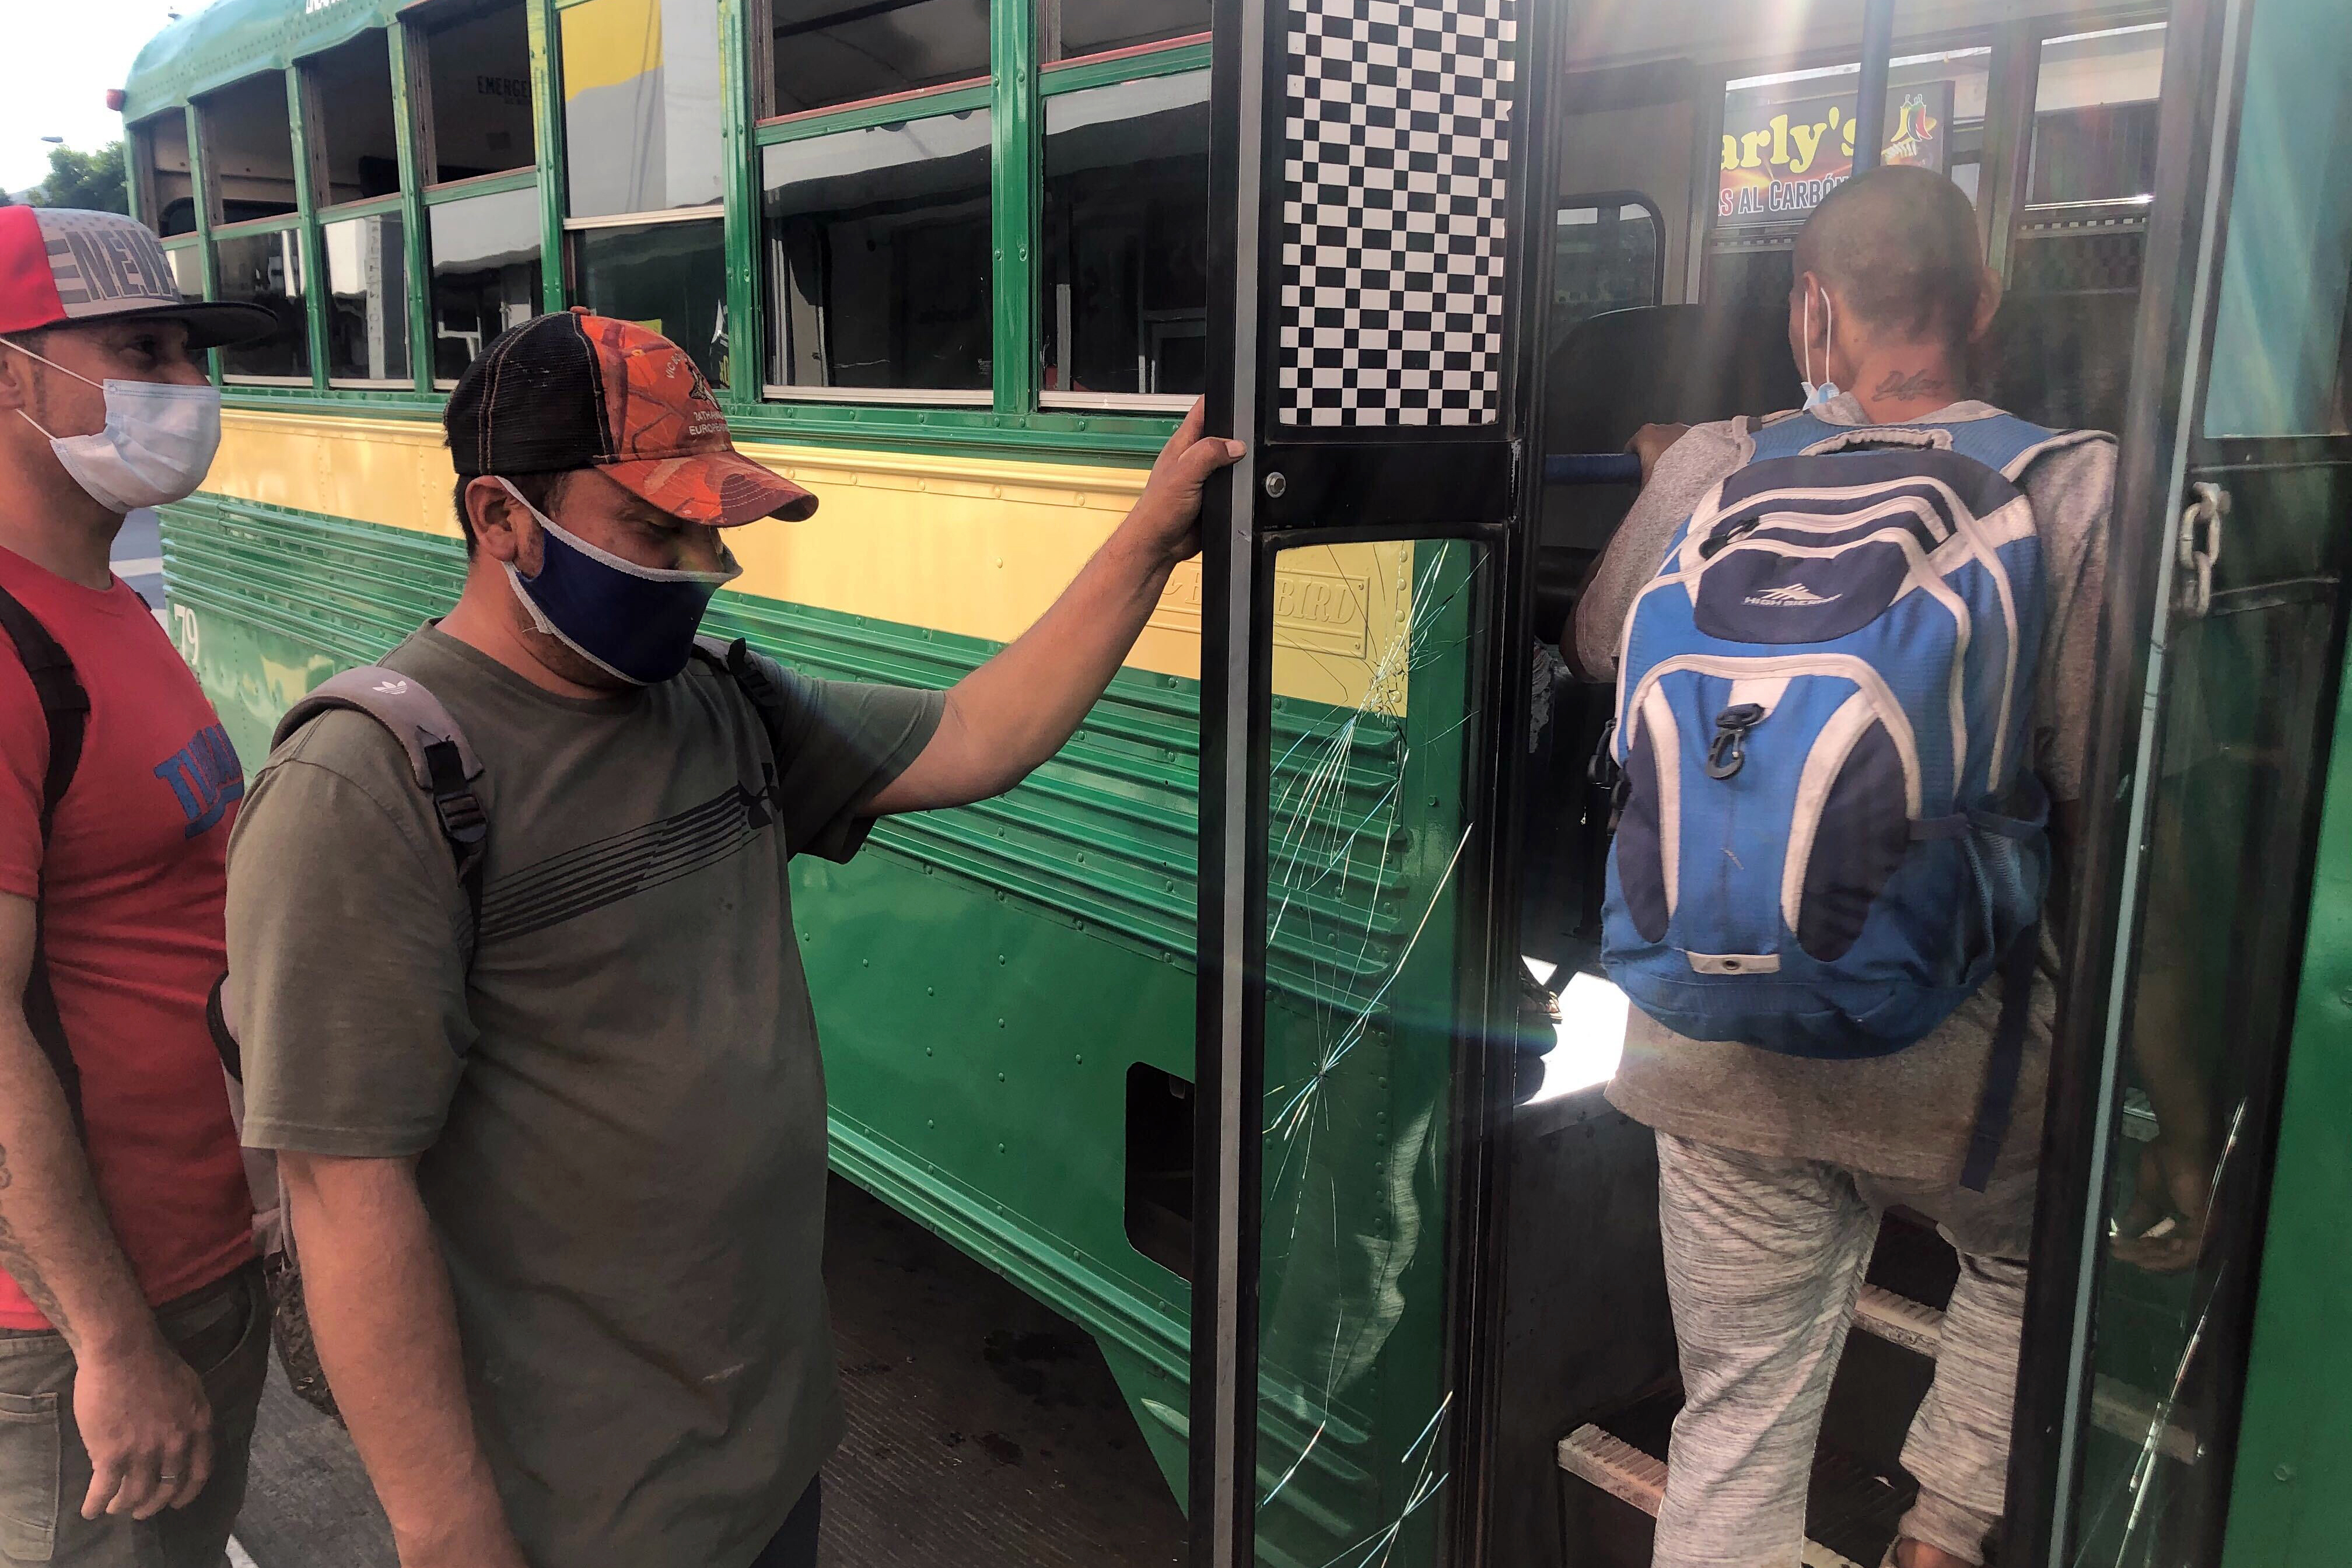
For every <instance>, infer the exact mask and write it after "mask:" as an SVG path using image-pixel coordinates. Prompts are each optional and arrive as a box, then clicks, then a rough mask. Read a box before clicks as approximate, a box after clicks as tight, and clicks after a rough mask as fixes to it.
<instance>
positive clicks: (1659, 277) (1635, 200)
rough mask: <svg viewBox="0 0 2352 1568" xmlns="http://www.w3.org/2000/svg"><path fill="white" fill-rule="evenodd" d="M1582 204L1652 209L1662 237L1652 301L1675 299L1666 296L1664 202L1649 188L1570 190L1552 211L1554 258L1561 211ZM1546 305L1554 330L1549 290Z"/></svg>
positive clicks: (1653, 273) (1653, 269)
mask: <svg viewBox="0 0 2352 1568" xmlns="http://www.w3.org/2000/svg"><path fill="white" fill-rule="evenodd" d="M1580 207H1592V208H1595V209H1596V210H1597V209H1599V208H1602V207H1641V208H1643V209H1644V210H1645V211H1647V212H1648V213H1649V215H1650V227H1651V229H1652V230H1653V231H1654V233H1655V234H1656V235H1657V237H1658V256H1657V260H1656V261H1655V262H1654V264H1653V265H1652V267H1651V268H1650V271H1651V279H1650V294H1651V300H1650V302H1651V303H1652V304H1653V305H1664V304H1668V303H1671V301H1669V300H1667V298H1666V211H1665V209H1664V207H1662V206H1660V205H1658V204H1657V203H1656V202H1655V201H1654V200H1653V199H1652V198H1651V196H1650V195H1649V194H1648V193H1647V192H1645V191H1636V190H1630V189H1628V190H1612V191H1572V192H1570V193H1569V194H1568V195H1564V196H1561V197H1559V200H1558V201H1557V202H1555V203H1554V204H1553V206H1552V213H1551V226H1552V254H1553V256H1554V258H1557V257H1558V256H1559V227H1560V223H1559V215H1560V214H1562V213H1565V212H1572V211H1575V210H1576V209H1578V208H1580ZM1619 221H1620V222H1622V221H1623V219H1622V216H1621V217H1620V219H1619ZM1548 283H1550V284H1552V285H1555V286H1556V284H1557V279H1556V278H1554V279H1548ZM1621 308H1622V307H1621ZM1544 309H1545V316H1546V325H1545V330H1546V331H1549V330H1550V326H1549V316H1550V311H1551V297H1550V296H1549V294H1547V295H1546V297H1545V307H1544ZM1595 313H1596V314H1598V312H1595ZM1549 347H1552V348H1557V347H1559V344H1558V343H1557V342H1552V343H1550V344H1549Z"/></svg>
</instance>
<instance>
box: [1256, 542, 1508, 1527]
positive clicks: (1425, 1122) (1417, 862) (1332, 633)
mask: <svg viewBox="0 0 2352 1568" xmlns="http://www.w3.org/2000/svg"><path fill="white" fill-rule="evenodd" d="M1487 572H1488V564H1487V561H1486V555H1485V552H1484V551H1483V550H1482V549H1481V547H1479V546H1477V545H1474V544H1469V543H1465V542H1450V541H1423V542H1399V543H1378V544H1345V545H1315V546H1310V547H1307V548H1301V549H1296V550H1290V551H1286V552H1283V553H1282V555H1281V556H1280V558H1279V562H1278V566H1277V571H1276V580H1275V607H1274V608H1275V613H1274V647H1275V656H1274V688H1275V698H1274V720H1273V738H1272V742H1271V746H1270V752H1269V754H1270V757H1271V766H1272V778H1271V780H1270V787H1269V791H1268V797H1269V800H1270V802H1271V806H1272V810H1271V817H1270V835H1271V838H1270V842H1269V843H1268V845H1267V868H1266V877H1267V889H1266V893H1267V897H1266V949H1267V958H1266V969H1267V988H1266V992H1267V994H1266V1047H1265V1048H1266V1068H1265V1107H1264V1115H1263V1118H1262V1121H1261V1131H1262V1134H1263V1136H1264V1139H1265V1144H1264V1155H1265V1181H1264V1189H1263V1204H1264V1208H1263V1218H1264V1243H1263V1244H1264V1258H1263V1259H1262V1269H1261V1297H1260V1305H1259V1359H1260V1365H1259V1390H1258V1392H1259V1425H1258V1456H1257V1463H1258V1492H1257V1500H1258V1511H1257V1546H1258V1559H1259V1561H1260V1562H1262V1563H1280V1564H1286V1565H1297V1568H1384V1565H1387V1564H1406V1563H1429V1562H1433V1561H1434V1560H1435V1544H1436V1542H1437V1539H1438V1520H1439V1515H1440V1513H1441V1510H1442V1509H1443V1508H1444V1505H1445V1500H1446V1498H1447V1495H1448V1484H1449V1480H1450V1479H1451V1478H1449V1476H1448V1475H1447V1472H1446V1459H1447V1455H1448V1453H1449V1452H1450V1442H1451V1438H1452V1436H1453V1434H1452V1432H1451V1431H1450V1430H1449V1426H1448V1423H1449V1421H1450V1420H1451V1419H1452V1418H1453V1416H1454V1405H1453V1397H1452V1389H1451V1387H1450V1385H1449V1383H1448V1378H1447V1370H1446V1356H1445V1342H1446V1336H1445V1331H1444V1291H1445V1263H1444V1258H1445V1246H1444V1241H1445V1237H1444V1226H1445V1219H1446V1215H1447V1203H1446V1181H1447V1170H1448V1163H1449V1154H1450V1151H1449V1149H1448V1146H1447V1145H1448V1137H1449V1132H1450V1129H1451V1125H1452V1113H1453V1101H1452V1096H1451V1089H1452V1079H1453V1053H1454V1037H1455V1030H1454V1018H1455V1016H1456V1012H1457V1005H1456V992H1457V987H1456V977H1457V974H1458V973H1459V971H1460V968H1461V966H1462V963H1463V959H1464V951H1463V947H1462V941H1461V935H1460V931H1459V928H1460V926H1461V924H1462V920H1463V916H1464V913H1465V910H1463V908H1462V900H1461V891H1460V880H1461V873H1462V868H1463V866H1464V864H1465V859H1466V858H1467V857H1468V852H1469V850H1470V847H1471V838H1472V834H1473V832H1474V830H1475V828H1476V827H1477V826H1479V825H1478V824H1476V823H1475V822H1474V821H1473V820H1472V818H1471V816H1470V814H1469V806H1468V802H1469V799H1470V795H1469V793H1468V788H1467V785H1468V783H1469V781H1470V778H1471V774H1472V763H1473V758H1472V756H1471V752H1470V748H1471V746H1472V745H1473V744H1474V743H1475V737H1476V731H1477V728H1478V726H1477V725H1476V723H1475V719H1476V718H1477V705H1476V696H1477V669H1478V668H1479V655H1478V649H1477V647H1476V646H1475V641H1476V639H1475V628H1476V626H1477V625H1478V619H1477V614H1476V611H1477V604H1478V600H1479V599H1480V597H1481V595H1483V593H1484V592H1485V590H1486V577H1487Z"/></svg>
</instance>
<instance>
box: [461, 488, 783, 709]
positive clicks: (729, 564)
mask: <svg viewBox="0 0 2352 1568" xmlns="http://www.w3.org/2000/svg"><path fill="white" fill-rule="evenodd" d="M499 484H501V485H505V486H506V492H507V494H509V495H510V496H513V497H514V499H515V500H516V502H517V503H518V504H520V506H521V507H522V508H523V510H526V511H528V512H530V515H531V516H533V517H535V518H537V519H538V520H539V528H540V537H541V542H542V544H541V561H540V565H539V572H538V574H537V575H535V576H530V577H526V576H524V575H523V574H521V573H520V572H519V571H517V570H516V569H515V566H514V563H512V562H507V563H503V564H504V565H505V566H506V569H507V581H508V582H509V583H511V584H514V591H515V597H516V598H518V599H520V600H521V601H522V606H523V608H524V609H526V610H528V611H529V612H530V618H531V623H532V624H533V625H534V626H538V627H539V629H540V630H541V631H543V632H545V633H547V634H548V635H549V636H550V637H554V638H555V639H556V640H557V641H559V642H561V643H562V644H563V646H564V647H568V648H570V649H571V650H572V652H574V653H576V654H578V655H579V656H580V657H581V658H584V659H586V660H587V661H588V662H589V663H591V664H593V665H594V666H595V667H596V668H599V669H601V670H603V671H604V673H605V674H607V675H610V676H612V677H614V679H619V680H625V681H627V682H629V683H630V684H631V685H633V686H655V685H658V684H660V683H661V682H662V681H665V680H667V679H669V678H670V677H671V676H673V675H676V674H677V672H678V671H679V670H681V669H684V668H686V661H687V660H688V659H689V658H693V657H694V634H695V632H696V630H697V629H698V628H699V627H700V626H701V625H702V612H703V611H704V610H705V609H706V608H708V607H709V604H710V595H713V594H716V593H717V592H719V588H720V586H721V585H723V584H727V583H730V582H732V581H733V580H734V579H736V578H737V577H740V576H741V575H742V574H743V568H742V567H741V566H740V565H738V564H737V563H736V561H735V557H734V554H733V552H730V551H729V550H728V548H727V546H726V545H725V544H724V543H723V542H722V543H721V544H720V545H719V558H720V559H721V560H723V561H724V562H725V563H726V566H725V567H724V569H722V570H720V571H717V572H679V571H672V570H668V569H665V568H661V567H656V566H640V565H638V564H637V563H635V562H634V561H624V560H622V559H621V558H620V557H619V556H617V555H614V554H613V553H612V552H610V551H605V550H599V549H597V548H596V547H595V546H594V545H593V544H591V543H589V542H587V541H586V540H584V539H582V538H579V537H578V536H577V535H574V534H571V533H567V532H565V531H563V530H562V529H561V528H559V527H557V526H556V524H555V523H554V522H553V521H551V520H550V519H549V517H548V516H547V514H546V513H544V512H542V511H541V510H539V509H538V508H537V507H535V506H532V505H531V504H530V502H529V501H527V500H523V499H522V496H521V495H520V492H518V491H517V490H516V489H515V488H514V486H512V485H509V484H507V481H506V480H504V479H500V480H499Z"/></svg>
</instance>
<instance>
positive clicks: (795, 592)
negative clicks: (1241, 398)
mask: <svg viewBox="0 0 2352 1568" xmlns="http://www.w3.org/2000/svg"><path fill="white" fill-rule="evenodd" d="M221 425H222V431H221V447H220V453H219V456H218V457H216V458H215V459H214V461H213V468H212V473H211V475H210V477H209V478H207V479H206V480H205V489H207V490H210V491H212V492H214V493H215V494H220V495H226V496H233V497H236V498H237V499H239V500H248V501H257V502H261V503H264V504H267V505H272V506H282V507H288V508H290V509H293V510H299V511H309V512H319V513H323V514H325V515H328V516H331V517H345V518H352V519H354V520H356V521H362V522H371V523H376V524H379V525H381V526H383V527H386V528H400V529H407V530H410V531H415V532H423V533H433V534H439V535H442V536H444V537H446V538H451V539H454V538H457V537H458V530H457V517H456V514H455V512H454V510H452V502H451V495H450V492H451V489H452V488H453V487H454V486H455V484H456V481H457V472H456V470H455V469H454V468H452V467H451V466H450V462H449V453H448V450H447V448H446V447H445V446H444V445H443V444H442V436H441V431H440V428H439V426H435V425H430V424H425V423H422V422H415V421H394V420H384V419H371V418H364V417H355V416H337V415H317V414H280V413H273V412H268V411H265V410H257V409H244V408H237V409H229V410H227V411H226V412H225V413H224V414H223V416H222V419H221ZM741 447H742V450H743V451H744V452H745V453H747V454H748V455H750V456H751V457H753V458H758V459H759V460H760V461H761V462H763V463H765V464H767V465H768V466H769V467H770V468H774V469H776V470H777V471H778V472H780V473H782V474H784V475H786V476H788V477H790V478H791V479H793V480H794V481H795V482H797V483H799V484H802V485H804V486H806V487H807V488H808V489H810V490H812V491H814V493H815V494H816V496H817V497H818V499H819V500H820V502H821V505H820V508H819V510H818V512H817V515H816V516H815V517H814V518H813V519H811V520H810V521H806V522H793V523H788V522H767V523H756V524H753V525H751V527H748V528H740V529H737V530H735V531H733V532H731V533H730V536H729V539H728V542H729V544H730V545H731V546H732V547H733V549H734V552H735V554H736V557H737V558H738V559H739V560H740V561H741V562H742V563H743V575H742V576H741V577H740V578H739V579H737V581H736V583H735V584H734V585H735V586H736V587H737V588H738V589H740V590H741V591H742V592H744V593H746V594H751V595H757V596H759V597H761V598H767V599H777V600H782V601H783V602H785V603H788V604H795V605H809V606H811V607H813V608H816V609H823V610H831V611H835V612H838V613H840V614H844V615H853V616H870V617H873V618H874V619H877V620H883V621H890V622H895V623H898V624H899V625H902V626H929V627H932V628H934V629H936V630H939V631H944V632H951V633H955V634H957V635H959V636H963V637H981V638H985V639H987V640H989V641H992V642H1010V641H1011V640H1012V639H1013V638H1014V637H1019V636H1020V635H1021V633H1022V632H1023V631H1024V630H1026V629H1027V628H1028V626H1030V625H1031V623H1033V622H1034V621H1035V620H1036V618H1037V617H1038V616H1041V615H1043V614H1044V613H1045V609H1046V608H1047V606H1049V605H1052V604H1053V602H1054V599H1055V596H1056V595H1059V594H1060V593H1061V591H1062V590H1063V589H1064V588H1065V587H1066V586H1067V585H1068V584H1069V582H1070V579H1071V578H1072V577H1074V576H1076V574H1077V572H1078V569H1079V568H1080V567H1081V566H1083V565H1085V564H1086V562H1087V557H1089V556H1090V555H1092V554H1093V553H1094V552H1095V551H1096V550H1097V548H1098V547H1099V546H1100V545H1101V544H1102V542H1103V541H1104V540H1106V539H1108V537H1109V536H1110V533H1111V531H1112V530H1113V529H1114V528H1116V527H1117V526H1118V521H1119V520H1120V519H1121V518H1122V517H1124V516H1126V514H1127V510H1128V508H1129V506H1131V505H1133V504H1134V500H1135V497H1136V495H1137V494H1138V493H1139V491H1140V490H1141V489H1142V488H1143V479H1144V475H1143V472H1142V470H1140V469H1138V468H1094V467H1080V466H1076V465H1070V464H1060V463H1023V462H1012V461H1006V460H1003V459H1001V458H974V457H951V458H946V457H930V456H923V455H919V454H908V453H896V452H874V451H852V450H839V449H834V448H827V447H788V446H782V445H777V444H772V443H766V442H754V441H746V442H743V443H741ZM1411 571H1412V550H1411V547H1410V546H1409V545H1397V544H1351V545H1337V546H1318V547H1315V548H1312V549H1309V550H1305V551H1299V552H1293V555H1292V556H1289V557H1286V560H1285V563H1284V565H1283V568H1282V570H1281V571H1280V573H1279V574H1277V576H1276V594H1275V598H1276V604H1275V625H1276V669H1275V689H1276V691H1278V692H1280V693H1282V694H1283V695H1285V696H1288V697H1300V698H1307V699H1312V700H1316V701H1319V702H1328V703H1333V704H1338V705H1343V706H1349V707H1354V706H1358V705H1360V704H1363V703H1365V702H1366V701H1368V700H1369V701H1370V703H1371V704H1372V705H1373V706H1375V707H1377V708H1379V709H1380V710H1382V711H1384V712H1392V713H1402V711H1403V710H1404V678H1403V672H1402V661H1401V660H1398V659H1396V658H1393V657H1390V656H1391V655H1392V654H1393V652H1394V651H1395V644H1396V643H1397V640H1398V639H1399V638H1400V637H1403V636H1404V635H1405V631H1406V621H1407V619H1408V606H1409V605H1410V602H1411V596H1412V595H1411V582H1410V574H1411ZM1127 663H1128V666H1129V668H1134V669H1143V670H1151V671H1156V672H1158V673H1160V674H1163V675H1175V676H1181V677H1184V678H1186V679H1197V678H1198V677H1199V675H1200V668H1201V569H1200V563H1198V562H1197V561H1191V562H1186V563H1184V564H1183V565H1181V566H1180V567H1179V568H1177V571H1176V574H1175V575H1174V577H1173V578H1172V579H1171V581H1170V583H1169V584H1168V589H1167V592H1166V593H1165V594H1163V595H1161V597H1160V605H1159V607H1158V608H1157V609H1156V610H1155V611H1154V612H1153V614H1152V616H1151V618H1150V623H1149V624H1148V625H1147V626H1146V627H1145V629H1144V632H1143V636H1142V637H1141V638H1140V639H1139V641H1138V642H1137V644H1136V646H1135V649H1134V651H1133V652H1132V653H1130V654H1129V656H1128V658H1127ZM1392 667H1393V668H1392Z"/></svg>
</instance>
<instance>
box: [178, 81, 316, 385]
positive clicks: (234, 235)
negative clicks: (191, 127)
mask: <svg viewBox="0 0 2352 1568" xmlns="http://www.w3.org/2000/svg"><path fill="white" fill-rule="evenodd" d="M196 126H197V134H198V135H200V136H202V137H203V138H204V142H203V149H204V163H205V186H206V189H205V193H204V195H205V198H206V199H208V200H209V201H210V202H211V204H212V209H213V212H212V216H213V224H214V232H213V278H214V283H215V289H214V292H215V296H216V297H217V298H219V299H223V300H243V301H245V302H247V303H248V304H254V305H259V306H261V307H262V308H263V309H265V310H268V311H270V312H271V313H272V314H274V315H275V316H277V318H278V331H276V332H274V333H272V334H271V335H270V336H269V337H268V338H266V339H264V340H263V341H261V342H257V343H243V344H239V345H238V346H236V347H235V348H227V349H223V350H221V351H220V367H221V374H224V375H226V376H228V377H230V378H231V379H234V380H247V379H252V380H268V381H280V380H286V381H304V382H307V381H309V380H310V310H309V306H308V305H307V304H306V303H305V302H304V300H303V289H304V288H305V285H306V283H307V281H308V280H307V279H304V278H303V276H302V251H301V244H300V236H299V233H298V232H297V226H296V225H294V224H293V223H291V222H273V221H272V220H275V219H282V218H287V217H288V216H289V215H290V214H292V213H294V212H295V211H296V210H297V207H296V202H295V184H294V131H293V124H292V116H291V114H290V112H289V105H288V102H287V97H286V73H285V72H283V71H265V72H263V73H261V74H260V75H258V76H249V77H247V78H245V79H243V80H241V81H236V82H232V83H230V84H229V85H228V86H226V87H225V88H222V89H220V90H218V91H217V92H214V93H212V94H210V95H208V96H206V97H205V98H201V99H198V100H196Z"/></svg>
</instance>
